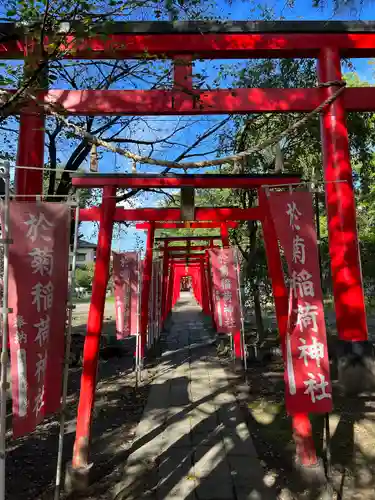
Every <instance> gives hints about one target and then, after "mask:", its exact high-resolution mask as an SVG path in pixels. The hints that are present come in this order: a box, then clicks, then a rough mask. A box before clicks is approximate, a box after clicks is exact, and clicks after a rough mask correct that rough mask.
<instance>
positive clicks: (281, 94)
mask: <svg viewBox="0 0 375 500" xmlns="http://www.w3.org/2000/svg"><path fill="white" fill-rule="evenodd" d="M324 95H325V94H324V89H320V88H306V89H277V88H276V89H275V88H269V89H258V88H253V89H233V90H226V89H219V90H206V91H198V90H194V96H195V97H194V98H192V96H191V94H188V93H186V92H181V91H179V90H55V89H51V90H49V91H46V92H41V93H40V94H39V97H40V99H45V100H46V101H52V102H54V103H56V104H58V105H59V106H61V107H63V108H64V109H65V110H66V112H67V113H68V114H70V115H78V116H102V115H108V116H110V115H114V116H122V115H132V116H133V115H150V116H152V115H211V114H215V115H217V114H228V113H233V114H247V113H271V112H274V113H285V112H301V113H306V112H309V111H312V110H313V109H315V108H316V107H317V106H319V104H321V102H323V100H324V98H325V97H324ZM343 99H344V104H345V108H346V110H347V111H374V110H375V88H374V87H364V88H362V87H361V88H348V89H346V90H345V94H344V98H343ZM30 109H33V108H32V107H31V108H30Z"/></svg>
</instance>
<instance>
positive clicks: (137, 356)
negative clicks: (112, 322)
mask: <svg viewBox="0 0 375 500" xmlns="http://www.w3.org/2000/svg"><path fill="white" fill-rule="evenodd" d="M141 266H142V260H141V256H140V254H139V252H138V267H137V271H138V272H137V278H138V279H137V299H138V300H137V334H136V348H135V374H136V384H137V386H138V384H139V382H141V381H142V380H141V373H140V372H141V370H140V364H141V363H140V360H141V356H140V354H141V353H140V350H141V342H140V340H141V339H140V330H141V329H140V321H141V296H142V294H141V286H140V283H141Z"/></svg>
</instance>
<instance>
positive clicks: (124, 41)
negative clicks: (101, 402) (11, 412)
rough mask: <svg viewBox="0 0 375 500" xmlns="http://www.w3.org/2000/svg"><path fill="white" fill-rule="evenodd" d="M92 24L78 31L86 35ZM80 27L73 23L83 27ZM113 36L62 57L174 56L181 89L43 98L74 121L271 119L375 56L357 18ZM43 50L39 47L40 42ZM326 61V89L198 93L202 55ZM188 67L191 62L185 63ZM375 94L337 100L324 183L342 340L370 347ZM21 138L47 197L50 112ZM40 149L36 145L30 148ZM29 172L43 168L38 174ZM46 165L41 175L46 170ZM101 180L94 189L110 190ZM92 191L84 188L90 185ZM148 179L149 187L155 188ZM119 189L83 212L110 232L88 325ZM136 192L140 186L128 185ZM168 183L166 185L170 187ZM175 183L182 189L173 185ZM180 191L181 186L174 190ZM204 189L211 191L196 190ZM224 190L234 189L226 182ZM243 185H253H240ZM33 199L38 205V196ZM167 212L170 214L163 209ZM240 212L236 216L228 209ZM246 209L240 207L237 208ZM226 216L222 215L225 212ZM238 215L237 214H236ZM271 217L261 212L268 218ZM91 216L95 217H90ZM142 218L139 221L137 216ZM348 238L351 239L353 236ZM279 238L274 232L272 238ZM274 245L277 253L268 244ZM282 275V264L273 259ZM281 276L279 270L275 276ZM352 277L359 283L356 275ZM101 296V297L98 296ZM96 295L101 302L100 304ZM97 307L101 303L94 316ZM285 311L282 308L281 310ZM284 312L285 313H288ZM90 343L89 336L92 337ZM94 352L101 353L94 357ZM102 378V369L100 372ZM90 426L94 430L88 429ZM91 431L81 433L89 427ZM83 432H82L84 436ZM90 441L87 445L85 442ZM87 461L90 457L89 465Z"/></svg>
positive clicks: (31, 190)
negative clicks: (364, 260)
mask: <svg viewBox="0 0 375 500" xmlns="http://www.w3.org/2000/svg"><path fill="white" fill-rule="evenodd" d="M82 28H84V27H83V25H81V26H77V32H78V33H79V32H85V30H84V29H82ZM28 29H29V28H22V27H19V26H17V25H16V24H13V23H1V24H0V32H1V34H2V38H0V58H3V59H26V58H27V55H28V54H32V53H33V51H34V55H35V54H36V53H37V50H38V47H37V44H36V43H35V41H33V40H32V37H30V33H29V32H28V31H26V30H28ZM74 29H75V25H73V31H74ZM109 29H110V32H109V34H108V35H107V36H106V37H103V36H102V28H101V27H100V26H99V27H97V28H96V29H94V30H91V31H90V35H89V36H87V38H86V39H84V40H82V39H80V38H79V37H77V36H76V34H75V33H74V34H72V35H68V36H67V37H66V40H65V43H64V44H62V47H61V48H62V54H63V57H64V58H69V59H81V58H87V59H127V58H142V59H143V58H144V57H145V55H146V56H147V57H150V58H163V59H164V58H170V59H171V60H173V61H174V84H173V88H172V89H171V90H167V89H161V90H109V91H100V90H98V91H94V90H83V91H79V90H58V89H52V90H48V89H47V90H43V91H40V92H39V93H38V95H39V98H40V99H41V101H45V102H47V103H48V102H55V103H56V104H58V105H59V106H60V107H61V108H62V109H64V110H65V112H66V113H67V114H71V115H90V116H99V115H160V114H166V115H200V114H228V113H265V112H266V113H270V112H309V111H312V110H313V109H315V108H316V107H317V106H318V105H319V104H321V103H322V102H323V101H324V99H326V98H327V97H329V96H332V95H333V93H334V92H335V88H336V87H335V86H336V83H337V82H338V81H341V80H342V74H341V58H347V57H374V56H375V24H374V23H365V24H364V23H355V22H354V23H353V22H343V21H339V22H326V21H323V22H301V21H298V22H294V21H280V22H274V21H272V22H230V23H221V22H218V23H216V22H196V23H193V22H188V23H173V24H172V23H163V22H162V23H158V22H152V23H116V22H115V23H112V24H111V26H110V28H109ZM44 42H45V45H46V48H47V46H48V44H49V43H50V37H49V33H48V32H46V35H45V39H44ZM38 45H39V44H38ZM272 57H273V58H295V57H298V58H316V59H317V60H318V78H319V82H320V83H321V87H319V88H304V89H280V88H279V89H277V88H270V89H217V90H202V89H195V88H194V87H193V81H192V80H193V79H192V63H193V59H197V58H199V59H205V58H208V59H225V58H235V59H236V58H240V59H246V58H272ZM181 61H182V62H185V63H186V64H181ZM374 110H375V88H371V87H369V88H350V89H346V90H345V91H344V92H343V93H342V94H341V95H340V97H338V98H337V99H336V100H335V102H333V103H332V104H331V105H330V106H329V107H327V109H325V110H324V112H323V113H322V119H321V133H322V146H323V163H324V178H325V180H326V181H327V185H326V200H327V213H328V225H329V236H330V239H329V246H330V254H331V268H332V277H333V287H334V297H335V309H336V319H337V329H338V333H339V338H340V339H341V340H342V341H345V342H347V343H348V344H347V345H348V347H350V346H351V345H352V343H353V342H357V343H358V342H364V341H367V338H368V335H367V324H366V314H365V305H364V295H363V288H362V280H361V271H360V264H359V257H358V237H357V229H356V216H355V202H354V190H353V182H352V169H351V166H350V156H349V145H348V133H347V126H346V117H345V114H346V112H349V111H374ZM15 112H20V135H19V148H18V156H17V164H18V165H20V166H22V167H25V168H18V169H17V171H16V192H17V194H18V195H22V194H26V195H40V194H41V193H42V192H43V189H42V188H43V165H44V134H45V132H44V131H45V116H44V114H43V112H42V110H41V108H37V107H35V105H34V104H33V103H30V105H28V106H25V107H24V108H22V109H20V110H15ZM30 145H32V147H31V146H30ZM27 167H34V168H35V167H37V169H34V170H30V169H28V168H27ZM38 168H39V170H38ZM101 181H102V179H101V178H97V184H95V183H94V182H93V183H92V184H91V185H90V187H95V185H96V187H101V186H102V184H101ZM81 185H82V184H81ZM147 185H148V183H147V181H145V183H144V184H143V185H139V187H140V188H145V187H146V188H147ZM114 186H115V184H110V183H107V184H106V187H105V189H104V197H103V205H102V209H94V210H93V211H92V212H90V213H88V212H85V211H83V212H82V217H81V220H99V218H100V222H101V231H100V234H99V245H98V255H97V257H98V258H97V266H96V268H97V274H96V280H95V283H94V290H95V295H94V293H93V297H92V304H93V307H92V308H91V310H92V313H91V315H90V321H89V324H88V329H89V330H92V329H94V330H95V329H96V328H97V325H98V324H100V323H101V321H102V313H101V312H100V311H101V305H102V304H101V292H100V290H101V289H102V288H103V285H104V281H105V279H104V278H105V276H106V275H107V274H108V269H107V265H106V262H107V260H108V259H109V253H110V248H109V245H108V241H110V238H108V236H109V235H110V234H111V224H112V221H113V220H124V218H123V217H124V213H123V211H122V209H117V210H116V207H115V202H114V201H113V202H111V201H109V200H110V199H112V198H111V196H112V195H113V193H115V188H114ZM126 187H134V183H132V182H131V180H130V179H128V184H127V185H126ZM163 187H165V185H163ZM170 187H173V186H172V185H170ZM174 187H176V186H174ZM196 187H202V186H196ZM221 187H228V186H227V185H222V186H221ZM236 187H239V188H241V187H243V186H242V185H237V186H236ZM27 199H29V200H30V199H31V198H30V197H28V198H27ZM163 210H166V211H163ZM171 210H175V209H160V210H159V212H158V213H156V212H155V211H151V212H149V217H146V218H143V219H142V220H147V221H160V220H165V221H170V220H176V218H175V219H173V217H176V215H174V214H173V213H172V212H171ZM201 210H202V212H200V213H199V211H198V210H197V211H196V219H197V220H221V221H223V222H225V221H226V220H227V219H228V218H232V219H235V220H246V217H247V216H246V215H245V214H243V215H242V217H244V218H243V219H241V218H240V217H235V216H234V213H235V210H236V209H224V212H223V211H221V212H220V211H219V213H218V215H217V216H215V213H214V212H213V213H212V216H209V212H207V209H201ZM225 210H231V212H225ZM237 210H238V209H237ZM215 211H216V210H215ZM229 213H230V215H231V216H232V217H228V214H229ZM261 215H263V214H261V213H259V217H257V218H259V219H260V218H261V217H260V216H261ZM85 217H86V218H85ZM132 217H133V218H132ZM135 217H139V215H138V214H136V213H134V212H133V214H131V212H129V214H128V217H127V218H126V220H140V219H139V218H138V219H135ZM267 226H268V230H269V231H268V230H266V233H267V234H268V235H269V234H271V232H272V224H271V221H270V220H269V216H267V215H265V217H264V219H263V228H267ZM343 235H344V236H345V237H344V238H343ZM268 237H269V236H267V238H268ZM265 244H266V248H267V250H269V248H271V249H272V241H266V242H265ZM268 247H269V248H268ZM268 264H269V268H270V269H271V273H273V276H275V275H277V269H273V267H274V266H275V262H274V261H273V260H272V259H269V263H268ZM275 273H276V274H275ZM348 277H350V279H348ZM94 290H93V292H94ZM274 293H275V301H276V311H277V314H278V318H282V314H281V313H282V312H283V311H282V308H281V306H280V304H282V300H281V301H279V300H277V298H278V297H282V294H283V287H282V285H281V283H280V287H278V286H276V287H275V286H274ZM94 297H95V300H94ZM96 306H100V307H99V308H97V309H96V312H95V311H94V310H95V308H96ZM278 309H280V310H278ZM280 314H281V316H280ZM95 342H96V340H93V341H92V344H90V343H88V344H87V346H90V347H86V345H85V353H86V355H87V356H88V357H87V359H86V371H85V370H84V377H83V381H85V383H84V384H83V388H85V389H88V392H87V393H86V394H81V396H82V398H87V401H88V407H87V408H88V409H89V411H86V410H87V408H86V410H85V411H84V412H83V410H82V408H83V407H84V406H85V405H84V404H83V403H82V404H81V402H80V409H81V413H80V417H79V422H78V424H79V425H77V440H76V446H75V460H74V462H75V465H77V464H78V463H79V462H82V463H83V464H85V463H86V464H87V460H86V459H87V452H84V451H83V450H84V448H85V447H86V445H87V447H88V439H89V427H90V423H91V408H92V403H93V394H94V388H95V374H93V375H92V376H91V375H90V376H88V371H90V370H88V367H90V369H91V368H92V367H95V366H96V358H95V349H93V347H94V346H95ZM86 343H87V338H86ZM90 356H93V357H92V358H90ZM91 372H92V370H91ZM85 429H86V430H85ZM83 430H84V432H81V431H83ZM79 432H81V434H79ZM81 438H82V439H81ZM80 457H81V458H82V461H81V460H80Z"/></svg>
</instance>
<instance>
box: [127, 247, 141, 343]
mask: <svg viewBox="0 0 375 500" xmlns="http://www.w3.org/2000/svg"><path fill="white" fill-rule="evenodd" d="M124 256H125V257H126V269H127V277H126V280H125V286H126V297H127V300H126V302H125V333H126V335H138V333H139V328H140V325H139V322H140V315H141V309H140V307H141V299H140V297H141V289H140V280H139V279H140V272H141V269H143V262H142V261H140V259H139V255H138V253H137V252H125V253H124Z"/></svg>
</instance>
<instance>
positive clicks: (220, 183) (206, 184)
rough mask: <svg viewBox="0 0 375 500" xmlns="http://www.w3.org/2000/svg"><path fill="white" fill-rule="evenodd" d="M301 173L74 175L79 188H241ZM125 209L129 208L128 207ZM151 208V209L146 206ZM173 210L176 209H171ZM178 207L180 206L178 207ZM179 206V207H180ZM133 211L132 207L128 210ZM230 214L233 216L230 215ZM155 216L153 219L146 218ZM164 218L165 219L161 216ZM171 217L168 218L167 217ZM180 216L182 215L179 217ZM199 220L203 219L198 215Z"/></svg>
mask: <svg viewBox="0 0 375 500" xmlns="http://www.w3.org/2000/svg"><path fill="white" fill-rule="evenodd" d="M299 178H300V177H299V176H298V175H290V176H289V175H285V176H283V177H281V176H277V175H275V176H264V177H263V176H261V175H260V176H258V177H250V176H249V177H246V176H235V175H233V176H220V175H217V176H216V175H204V174H203V175H195V176H189V175H186V176H184V175H180V176H176V177H172V176H170V177H168V176H162V175H159V176H152V177H151V176H147V175H145V176H144V177H141V176H131V175H126V174H119V175H116V174H114V175H105V174H95V175H87V174H86V175H82V176H77V177H73V178H72V184H73V186H75V187H79V188H102V187H103V186H116V187H125V188H145V189H147V188H150V189H152V188H159V187H164V188H180V187H187V186H190V187H195V188H227V189H235V188H238V189H241V188H257V187H260V186H278V185H286V184H293V183H296V182H298V181H299ZM124 210H125V209H124ZM144 210H151V209H144ZM169 210H173V209H169ZM174 210H176V209H174ZM177 210H179V209H177ZM197 210H198V211H199V210H200V211H202V210H205V211H209V210H211V209H208V208H206V209H203V208H197ZM212 210H213V211H215V210H248V211H249V212H250V211H251V210H254V211H256V207H255V208H249V209H236V208H225V209H224V208H219V209H217V208H214V209H212ZM126 211H127V212H130V210H126ZM228 218H229V217H228ZM146 220H152V219H146ZM161 220H164V219H161ZM167 220H168V219H167ZM176 220H178V219H176ZM198 220H199V219H198ZM207 220H209V221H213V220H218V219H215V217H209V218H208V219H207Z"/></svg>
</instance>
